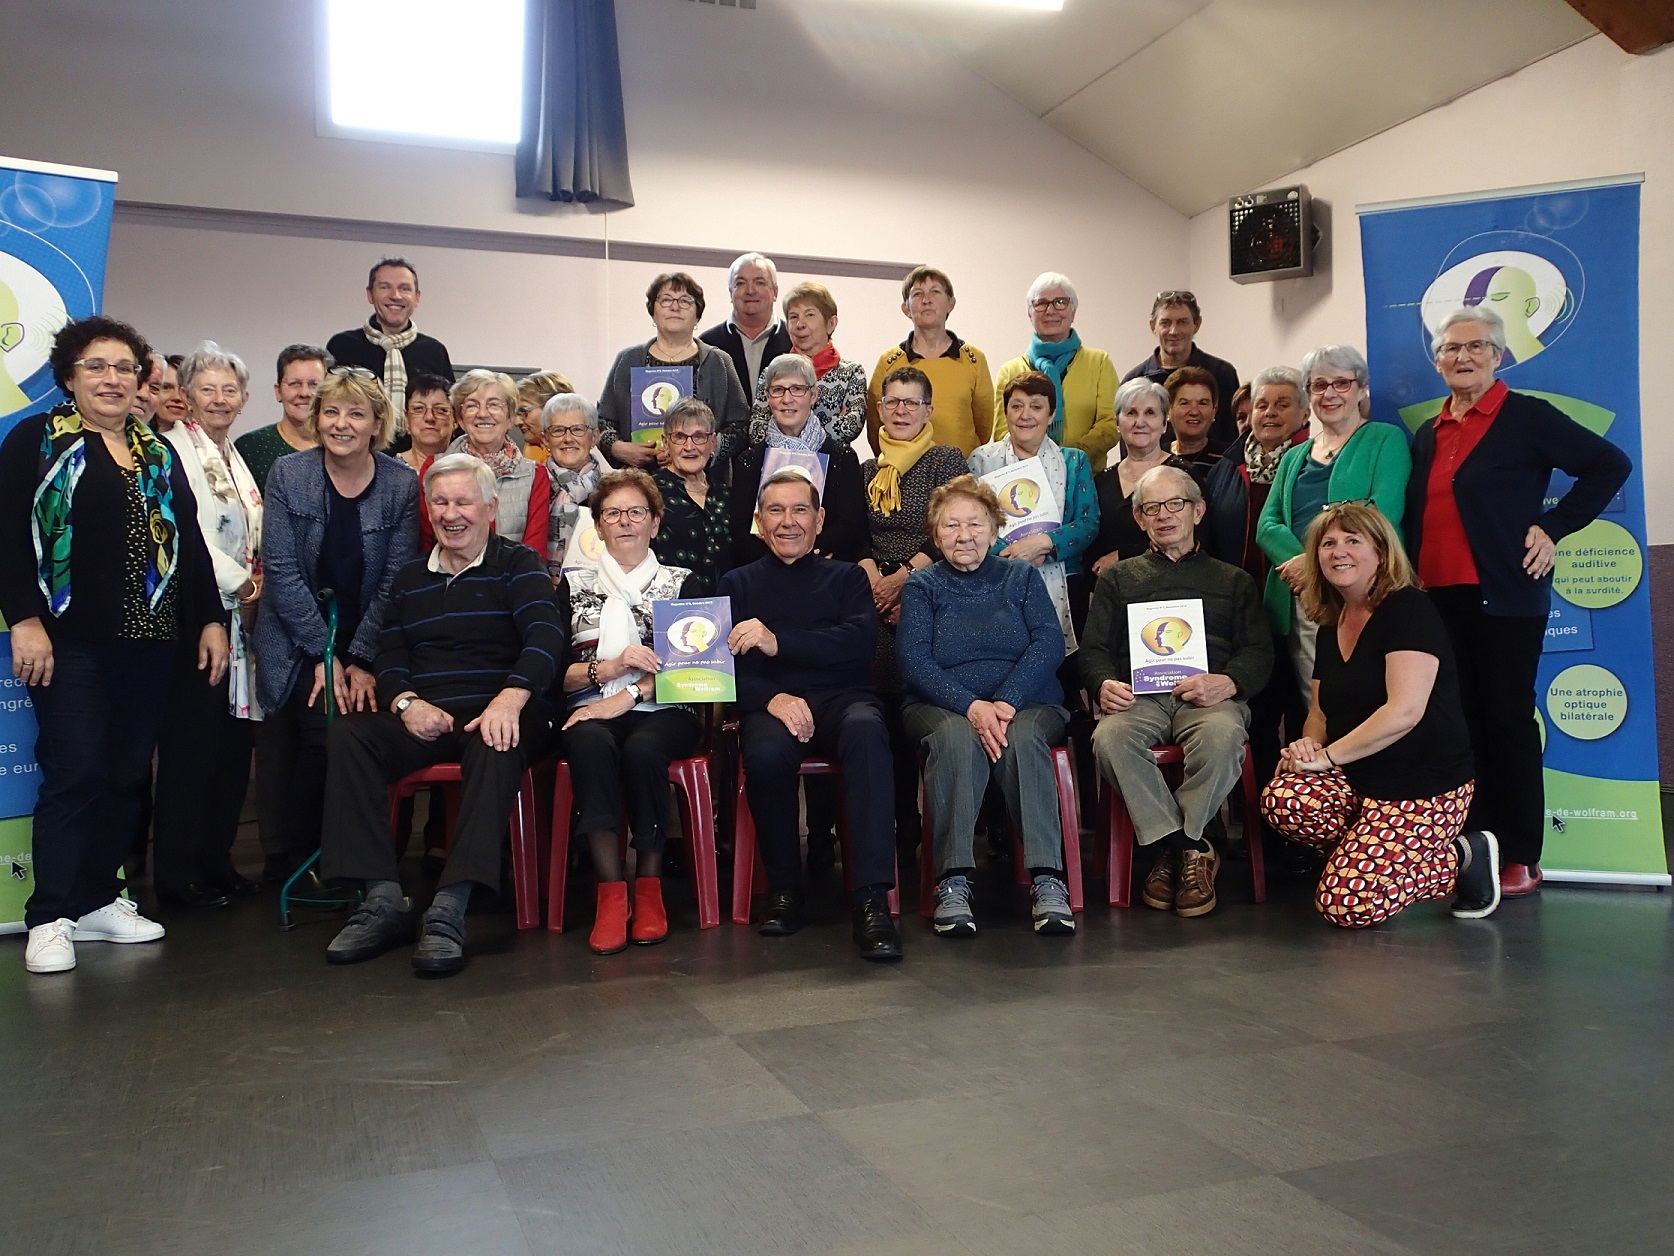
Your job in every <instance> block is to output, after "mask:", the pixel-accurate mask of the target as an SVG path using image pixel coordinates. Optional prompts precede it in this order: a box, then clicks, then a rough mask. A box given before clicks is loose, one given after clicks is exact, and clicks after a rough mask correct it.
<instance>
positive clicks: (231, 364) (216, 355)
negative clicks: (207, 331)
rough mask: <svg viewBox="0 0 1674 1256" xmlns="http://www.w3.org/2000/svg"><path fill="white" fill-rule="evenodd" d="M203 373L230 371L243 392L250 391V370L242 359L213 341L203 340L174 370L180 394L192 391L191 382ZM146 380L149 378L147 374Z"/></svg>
mask: <svg viewBox="0 0 1674 1256" xmlns="http://www.w3.org/2000/svg"><path fill="white" fill-rule="evenodd" d="M205 371H231V372H232V373H233V375H234V376H235V377H236V378H237V379H238V386H239V388H240V389H242V390H243V391H245V392H249V391H250V368H249V367H247V366H245V365H244V359H243V358H241V357H239V356H238V354H236V353H228V352H227V351H226V350H224V349H223V348H221V346H220V345H218V344H216V343H215V342H214V341H213V340H205V341H203V342H202V343H201V344H199V345H198V347H197V348H196V349H193V350H192V351H191V352H190V353H188V354H187V355H186V356H185V357H184V358H183V359H181V362H180V365H179V366H177V367H176V368H175V378H176V379H178V380H179V382H180V391H181V392H190V391H191V390H192V381H193V380H195V379H196V378H197V377H198V376H199V375H201V374H203V373H204V372H205ZM146 378H148V379H149V378H150V376H149V374H147V376H146Z"/></svg>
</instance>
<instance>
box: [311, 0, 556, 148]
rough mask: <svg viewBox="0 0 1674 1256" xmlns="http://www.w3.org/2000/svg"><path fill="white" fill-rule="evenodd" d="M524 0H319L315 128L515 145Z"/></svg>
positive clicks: (394, 137) (519, 124)
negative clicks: (321, 68) (320, 57)
mask: <svg viewBox="0 0 1674 1256" xmlns="http://www.w3.org/2000/svg"><path fill="white" fill-rule="evenodd" d="M526 2H527V0H470V2H469V3H467V4H461V3H460V2H459V0H401V2H400V3H392V0H318V3H319V4H321V6H322V12H321V20H322V34H323V37H324V49H323V52H324V61H325V72H324V74H323V75H322V76H321V90H322V93H323V99H322V101H321V118H320V121H321V124H322V125H321V130H322V131H325V132H327V133H330V134H337V135H352V136H361V137H366V138H379V139H391V140H408V141H415V140H416V141H418V142H421V143H430V144H445V145H449V146H454V145H457V146H459V147H472V148H477V147H488V148H512V147H515V146H516V144H517V141H518V134H519V132H520V130H521V129H522V118H523V103H522V95H523V18H524V6H525V3H526Z"/></svg>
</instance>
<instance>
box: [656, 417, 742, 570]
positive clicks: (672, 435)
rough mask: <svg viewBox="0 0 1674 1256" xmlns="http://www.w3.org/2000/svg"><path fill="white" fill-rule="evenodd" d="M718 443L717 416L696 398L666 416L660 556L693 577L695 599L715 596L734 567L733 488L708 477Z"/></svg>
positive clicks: (660, 472) (660, 489) (659, 480)
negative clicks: (710, 461)
mask: <svg viewBox="0 0 1674 1256" xmlns="http://www.w3.org/2000/svg"><path fill="white" fill-rule="evenodd" d="M716 440H717V435H716V432H715V412H714V411H713V410H711V409H710V408H709V407H708V406H706V405H704V403H703V402H701V401H699V400H698V399H697V398H696V397H682V398H681V399H680V400H679V401H677V402H675V403H674V404H673V405H672V406H670V407H669V408H668V410H667V411H666V412H664V414H663V448H664V449H666V450H668V466H666V467H662V468H659V469H658V470H657V472H656V473H655V474H653V475H652V477H651V479H652V481H653V482H655V484H656V485H657V491H658V492H659V493H661V494H662V495H663V511H664V513H663V520H662V526H661V528H660V530H659V531H658V533H657V555H658V557H659V558H661V559H662V560H663V562H665V563H666V564H667V565H669V566H670V567H684V568H686V570H688V571H690V572H691V573H692V579H691V587H692V588H693V589H694V590H695V591H696V592H695V593H694V595H693V596H696V597H708V596H710V595H711V594H712V593H714V592H715V586H716V584H718V583H719V582H720V579H721V577H722V576H723V575H724V574H726V572H727V571H728V570H729V569H730V568H731V567H732V537H731V534H730V533H729V531H728V521H729V519H730V516H731V510H732V494H731V486H730V485H728V484H727V483H726V482H725V480H724V479H723V478H722V477H720V476H719V475H716V476H711V475H710V474H709V460H710V458H712V457H713V456H714V453H715V442H716Z"/></svg>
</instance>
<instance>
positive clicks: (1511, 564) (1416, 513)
mask: <svg viewBox="0 0 1674 1256" xmlns="http://www.w3.org/2000/svg"><path fill="white" fill-rule="evenodd" d="M1435 456H1436V421H1435V420H1434V419H1431V420H1430V421H1429V422H1428V423H1426V424H1425V425H1424V426H1423V427H1421V428H1419V429H1418V434H1417V435H1416V436H1414V437H1413V442H1412V478H1411V479H1410V480H1408V481H1407V514H1406V521H1405V522H1406V530H1407V550H1408V552H1409V553H1410V554H1412V556H1413V559H1414V561H1415V562H1416V560H1417V558H1418V552H1419V547H1420V546H1421V545H1422V544H1423V541H1424V536H1423V530H1424V502H1425V499H1426V498H1427V497H1428V496H1429V488H1430V464H1431V463H1432V462H1433V461H1434V460H1435ZM1632 470H1633V463H1632V462H1631V461H1630V460H1629V459H1628V456H1627V455H1626V454H1624V453H1623V452H1622V451H1621V450H1620V449H1617V448H1616V446H1614V445H1612V444H1611V443H1610V442H1609V441H1607V440H1605V439H1604V437H1602V436H1596V435H1594V434H1593V433H1592V432H1589V431H1588V430H1587V429H1586V428H1584V427H1582V426H1581V425H1580V424H1579V423H1577V422H1575V420H1573V419H1571V418H1569V417H1568V416H1567V415H1565V414H1564V413H1563V412H1562V411H1560V410H1559V409H1558V408H1557V407H1556V406H1554V405H1552V404H1551V403H1550V402H1547V401H1542V400H1541V399H1540V398H1539V397H1531V396H1529V395H1528V394H1526V393H1518V392H1508V393H1507V394H1506V398H1505V402H1504V403H1503V404H1502V405H1501V406H1500V412H1499V414H1498V415H1496V416H1495V418H1494V422H1493V424H1492V426H1490V427H1489V429H1488V430H1487V432H1485V433H1484V434H1483V437H1482V440H1481V441H1480V442H1479V443H1478V444H1477V447H1476V448H1475V449H1473V450H1471V452H1470V454H1469V456H1467V457H1466V458H1465V460H1464V461H1463V462H1462V463H1460V464H1459V470H1458V471H1456V472H1455V473H1454V475H1453V496H1454V497H1455V498H1456V499H1457V501H1458V503H1459V518H1460V519H1461V521H1462V522H1463V523H1464V525H1465V537H1466V539H1467V540H1469V542H1470V546H1471V557H1472V559H1474V560H1475V562H1476V571H1477V576H1478V578H1479V579H1480V580H1481V584H1482V607H1483V610H1485V611H1486V612H1487V613H1488V614H1490V615H1511V616H1533V615H1545V614H1546V613H1547V612H1548V611H1549V610H1550V609H1551V604H1552V596H1551V595H1552V576H1551V573H1550V572H1548V573H1547V575H1546V578H1545V579H1543V580H1532V579H1530V578H1529V576H1528V574H1527V573H1526V572H1524V570H1523V538H1524V536H1525V535H1527V533H1528V531H1529V528H1530V527H1531V526H1533V525H1535V524H1539V525H1540V527H1541V529H1542V530H1543V531H1544V532H1545V533H1546V535H1547V536H1549V537H1551V538H1552V540H1553V541H1562V540H1563V539H1564V538H1565V537H1566V536H1568V535H1569V534H1570V533H1572V532H1576V531H1579V530H1580V529H1581V528H1584V527H1586V526H1587V525H1588V524H1589V523H1591V522H1592V521H1593V520H1594V519H1596V518H1598V513H1599V511H1601V510H1603V509H1604V508H1605V507H1606V506H1607V505H1609V504H1610V499H1611V498H1612V497H1614V496H1615V495H1616V490H1617V489H1619V488H1621V487H1622V485H1623V483H1624V482H1626V480H1627V478H1628V474H1629V473H1630V472H1631V471H1632ZM1553 471H1562V472H1564V473H1565V474H1567V475H1570V476H1573V477H1574V479H1575V483H1574V485H1573V486H1571V488H1570V490H1569V492H1567V493H1565V494H1564V495H1563V497H1562V498H1561V499H1560V500H1559V501H1558V502H1557V503H1556V504H1555V505H1554V506H1552V508H1551V509H1550V510H1548V509H1546V508H1545V499H1546V487H1547V484H1548V482H1549V481H1550V480H1551V479H1552V472H1553Z"/></svg>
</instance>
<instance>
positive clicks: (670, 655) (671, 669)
mask: <svg viewBox="0 0 1674 1256" xmlns="http://www.w3.org/2000/svg"><path fill="white" fill-rule="evenodd" d="M651 631H652V634H653V635H652V644H653V647H654V648H655V649H656V651H657V659H658V661H659V662H660V663H661V664H662V669H661V670H660V671H659V672H658V673H657V701H658V702H733V701H736V700H737V698H738V681H737V675H736V672H735V671H734V667H733V658H732V651H731V650H729V649H727V636H728V635H729V634H730V633H731V632H732V599H731V598H730V597H695V598H682V599H678V600H675V601H671V602H653V603H651Z"/></svg>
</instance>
